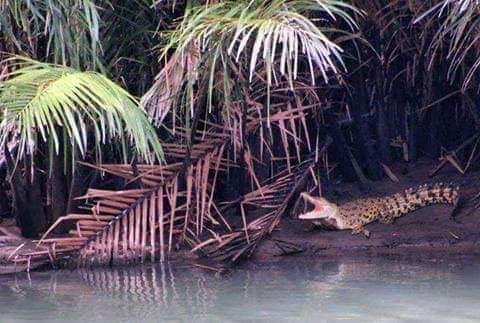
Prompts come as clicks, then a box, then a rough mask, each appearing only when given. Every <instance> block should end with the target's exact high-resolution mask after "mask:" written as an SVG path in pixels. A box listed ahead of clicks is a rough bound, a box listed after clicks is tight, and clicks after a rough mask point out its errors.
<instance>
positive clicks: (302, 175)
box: [192, 137, 331, 263]
mask: <svg viewBox="0 0 480 323" xmlns="http://www.w3.org/2000/svg"><path fill="white" fill-rule="evenodd" d="M330 144H331V138H330V137H328V138H327V141H326V142H325V143H324V145H323V146H322V148H321V149H320V150H319V151H320V153H319V154H320V155H321V154H322V153H323V152H324V151H325V150H326V149H327V148H328V146H329V145H330ZM318 164H319V161H318V160H316V158H314V157H310V158H307V159H306V160H305V161H303V162H302V163H300V164H298V165H297V166H295V167H294V169H293V170H291V171H289V170H288V169H285V170H284V171H281V172H280V173H278V174H277V175H276V176H274V177H272V178H270V179H269V180H268V181H266V182H265V183H263V185H262V186H261V187H260V188H259V189H257V190H255V191H252V192H249V193H247V194H246V195H244V196H243V197H242V198H241V199H240V201H238V203H240V209H241V211H242V217H243V224H244V225H243V228H242V229H238V230H236V231H233V232H228V233H225V234H223V235H214V237H213V238H211V239H208V240H205V241H203V242H201V243H199V244H198V245H197V246H195V247H194V248H193V249H192V252H199V253H200V254H202V255H204V256H207V257H213V258H218V259H221V260H225V261H229V262H231V263H234V262H236V261H238V260H240V259H242V258H244V257H248V256H250V255H251V254H252V253H253V251H254V250H255V249H256V247H257V246H258V244H259V243H260V242H261V241H263V240H264V239H265V238H266V237H268V236H269V235H270V234H271V233H272V232H273V230H274V229H275V228H276V227H277V225H278V223H279V222H280V219H281V217H282V216H284V215H286V213H288V210H289V208H290V207H291V206H292V204H293V202H294V201H295V200H296V199H297V197H298V195H299V194H300V193H301V191H303V190H305V189H306V185H307V182H308V179H309V177H310V176H311V175H312V173H313V169H314V168H316V167H317V166H318ZM247 205H253V206H255V207H256V212H260V213H261V212H263V213H266V214H264V215H261V216H260V217H258V218H257V219H255V220H253V221H250V222H248V223H247V221H246V219H245V218H246V215H245V214H244V213H245V207H246V206H247Z"/></svg>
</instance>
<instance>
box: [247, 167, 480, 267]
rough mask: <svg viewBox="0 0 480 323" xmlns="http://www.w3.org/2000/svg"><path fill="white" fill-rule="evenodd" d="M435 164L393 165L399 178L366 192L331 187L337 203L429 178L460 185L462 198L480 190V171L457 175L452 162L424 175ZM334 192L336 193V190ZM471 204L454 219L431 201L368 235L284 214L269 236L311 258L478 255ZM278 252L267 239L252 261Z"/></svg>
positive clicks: (477, 217) (478, 218) (477, 223)
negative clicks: (322, 226)
mask: <svg viewBox="0 0 480 323" xmlns="http://www.w3.org/2000/svg"><path fill="white" fill-rule="evenodd" d="M434 164H435V162H433V161H428V160H423V161H420V162H418V163H417V164H416V165H415V167H412V168H411V169H406V167H405V166H402V165H397V166H396V167H393V168H392V169H393V171H394V173H395V174H396V175H397V177H398V179H399V182H398V183H394V182H392V181H390V180H385V181H381V182H374V183H372V184H371V185H370V188H369V189H367V190H365V189H364V190H363V191H362V190H361V189H359V187H358V185H355V184H352V185H338V186H336V187H333V188H332V190H331V191H332V192H331V193H332V194H331V195H332V196H333V195H336V196H337V199H336V200H335V201H339V200H340V201H344V202H345V201H348V200H355V199H356V198H362V197H366V196H375V195H384V194H391V193H396V192H398V191H400V190H402V189H405V188H407V187H411V186H416V185H420V184H423V183H431V182H454V183H458V184H459V185H460V187H461V197H462V200H463V201H464V202H468V201H469V200H470V199H471V198H472V197H474V196H475V195H476V194H477V193H478V192H479V191H480V181H479V180H480V172H479V171H476V172H472V173H470V174H468V175H463V176H462V175H459V174H458V173H457V172H456V171H455V170H453V169H452V168H451V167H450V166H446V167H445V169H444V170H442V171H441V172H439V173H438V174H437V175H436V176H435V177H433V178H430V177H428V173H429V171H431V170H432V169H433V168H434ZM335 193H336V194H335ZM474 204H475V203H472V202H469V203H466V204H465V205H464V206H462V207H460V208H459V210H458V212H456V216H455V218H454V219H452V218H451V216H450V215H451V211H452V208H451V207H449V206H445V205H435V206H430V207H426V208H423V209H420V210H417V211H415V212H413V213H410V214H408V215H406V216H404V217H402V218H400V219H397V221H395V223H394V224H392V225H386V224H380V223H373V224H370V225H368V229H369V230H370V232H371V237H370V239H366V238H365V237H364V236H363V235H352V234H351V233H350V231H328V230H323V229H314V230H312V227H311V225H310V224H309V223H308V222H304V221H300V220H298V219H295V218H293V217H285V218H284V219H283V221H282V223H281V224H280V226H279V228H278V230H277V231H276V232H275V233H274V235H273V238H275V239H278V240H282V241H287V242H289V243H294V244H296V245H298V246H301V247H302V248H304V249H305V251H304V252H303V254H304V255H305V256H308V257H312V256H340V255H363V256H364V255H379V254H408V253H437V252H441V253H480V211H479V210H478V209H475V208H474ZM279 253H281V250H280V249H279V248H278V247H277V246H276V243H275V242H274V241H272V240H269V241H266V242H265V243H263V244H262V245H261V246H260V247H259V248H258V251H257V253H256V255H255V256H254V259H255V260H256V261H263V260H274V259H279V258H283V257H278V254H279Z"/></svg>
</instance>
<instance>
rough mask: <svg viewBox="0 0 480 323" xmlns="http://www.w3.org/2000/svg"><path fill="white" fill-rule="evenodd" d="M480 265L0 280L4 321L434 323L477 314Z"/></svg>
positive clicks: (372, 263) (349, 264) (302, 264)
mask: <svg viewBox="0 0 480 323" xmlns="http://www.w3.org/2000/svg"><path fill="white" fill-rule="evenodd" d="M479 269H480V260H479V259H477V258H468V259H458V258H457V259H444V260H442V261H433V260H432V259H427V260H418V259H407V260H405V259H403V260H400V259H379V258H376V259H364V260H352V259H347V260H341V261H340V260H326V259H315V260H311V261H304V260H302V261H296V260H294V259H293V260H292V259H290V260H287V261H285V262H281V263H275V264H270V265H263V266H257V267H256V268H249V269H245V268H244V269H239V270H235V271H232V272H231V273H230V274H229V275H224V276H218V275H215V274H213V273H212V272H210V271H205V270H202V269H198V268H192V267H191V266H187V265H168V264H157V265H155V266H140V267H130V268H129V267H124V268H117V269H109V268H99V269H82V270H76V271H59V272H47V273H32V274H31V275H30V276H28V275H18V276H16V277H14V278H12V277H9V278H8V277H2V278H0V313H1V314H0V315H1V316H0V318H1V320H0V321H1V322H27V321H35V322H87V321H88V322H91V321H107V322H110V321H125V322H138V321H151V322H158V321H160V320H161V321H169V320H172V321H192V320H195V321H205V322H212V321H221V322H232V321H251V320H265V321H272V320H276V321H285V322H291V321H302V322H305V321H307V322H310V321H311V322H314V321H315V322H318V321H329V322H330V321H333V320H358V319H361V320H362V321H363V320H372V319H375V320H380V319H381V320H385V321H399V320H414V319H417V320H422V319H423V320H428V321H430V320H436V321H445V322H451V321H454V320H459V321H472V322H473V321H475V320H476V319H477V318H478V317H480V309H479V308H478V300H479V298H478V296H477V291H478V288H479V287H480V278H479V277H478V275H477V273H478V270H479Z"/></svg>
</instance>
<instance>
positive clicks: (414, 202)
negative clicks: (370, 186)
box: [384, 183, 460, 217]
mask: <svg viewBox="0 0 480 323" xmlns="http://www.w3.org/2000/svg"><path fill="white" fill-rule="evenodd" d="M459 190H460V188H459V186H457V185H454V184H452V183H449V184H444V183H435V184H425V185H421V186H418V187H412V188H409V189H406V190H405V191H404V192H403V193H397V194H394V195H391V196H388V197H386V198H385V200H384V202H385V203H384V207H385V211H387V213H389V214H390V215H392V216H393V217H398V216H401V215H403V214H406V213H409V212H412V211H415V210H417V209H419V208H422V207H424V206H427V205H432V204H451V205H456V204H457V202H458V199H459Z"/></svg>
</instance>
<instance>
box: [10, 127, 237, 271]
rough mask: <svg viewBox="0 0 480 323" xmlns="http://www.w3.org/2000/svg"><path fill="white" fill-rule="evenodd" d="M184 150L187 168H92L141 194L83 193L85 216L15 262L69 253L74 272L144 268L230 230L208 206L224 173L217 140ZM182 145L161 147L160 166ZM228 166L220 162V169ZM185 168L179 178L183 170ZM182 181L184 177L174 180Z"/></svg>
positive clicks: (71, 218)
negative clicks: (79, 267) (82, 267)
mask: <svg viewBox="0 0 480 323" xmlns="http://www.w3.org/2000/svg"><path fill="white" fill-rule="evenodd" d="M203 139H204V140H203V141H202V142H199V143H198V144H196V145H193V146H192V147H191V149H190V163H188V164H185V163H182V162H172V163H170V164H168V165H156V166H155V165H136V167H135V169H134V168H133V167H132V166H131V165H100V166H93V167H97V168H98V169H100V170H101V171H104V172H109V173H111V174H113V175H117V176H120V177H122V178H124V179H126V180H127V181H139V182H140V183H141V186H143V187H142V188H138V189H126V190H123V191H106V190H98V189H89V190H88V192H87V194H86V195H85V196H83V197H81V198H82V199H86V200H87V204H86V205H89V206H88V207H84V209H86V210H88V212H87V213H82V214H69V215H67V216H65V217H63V218H60V219H59V220H58V221H57V222H56V223H55V224H54V225H53V226H52V227H51V228H50V229H49V230H48V231H47V232H46V233H45V235H44V236H43V238H42V239H41V240H40V241H38V248H37V250H35V251H34V252H23V251H22V250H21V249H20V250H18V251H17V252H16V254H15V261H16V262H25V261H30V260H32V259H33V260H38V259H48V258H51V259H52V260H53V259H58V256H59V255H66V254H72V253H75V254H77V255H78V257H77V259H78V260H79V261H80V263H81V264H88V263H98V264H109V263H118V262H144V261H145V260H147V258H150V259H151V260H152V261H153V260H155V259H156V257H159V258H160V259H164V258H165V257H166V253H167V252H170V251H171V250H173V249H174V248H175V243H177V242H183V241H185V242H186V243H187V244H190V245H193V244H196V243H197V242H198V238H199V236H200V235H201V234H202V233H203V232H204V231H206V230H210V228H212V227H215V226H224V227H225V228H226V229H227V230H228V229H229V228H230V227H229V224H228V223H227V222H226V221H225V219H224V218H223V217H222V215H221V214H220V213H219V211H218V209H217V207H216V205H215V203H214V201H213V195H214V189H215V182H216V180H217V176H218V175H217V174H218V172H221V171H222V170H224V169H225V168H224V167H225V166H222V163H223V162H226V161H225V160H224V159H223V158H222V156H223V153H224V143H225V140H224V137H223V136H222V135H221V134H217V135H211V136H208V135H205V136H204V138H203ZM186 150H187V148H186V147H185V146H184V145H180V144H178V145H167V146H166V148H165V154H166V156H167V158H171V159H172V160H179V159H183V158H185V154H186ZM226 164H227V165H228V162H226ZM185 167H186V170H185ZM182 174H184V175H185V177H184V178H183V177H181V176H182ZM65 221H73V223H74V224H75V229H73V230H71V231H70V233H69V235H68V236H67V237H48V236H49V235H50V233H51V232H52V231H53V229H54V228H55V227H56V226H57V225H59V224H60V223H61V222H65Z"/></svg>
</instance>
